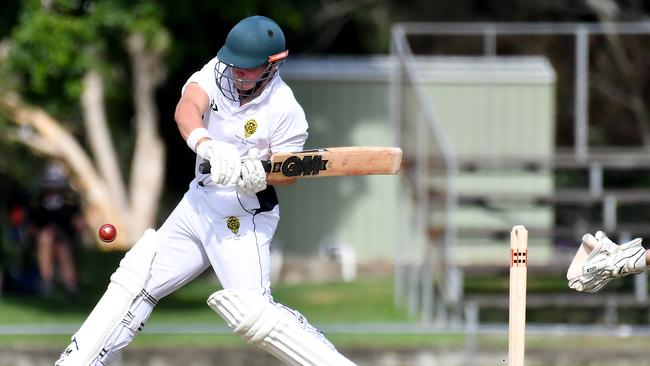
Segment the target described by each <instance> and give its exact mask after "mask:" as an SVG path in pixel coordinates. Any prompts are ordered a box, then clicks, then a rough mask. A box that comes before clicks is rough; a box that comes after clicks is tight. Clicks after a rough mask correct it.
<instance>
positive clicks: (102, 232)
mask: <svg viewBox="0 0 650 366" xmlns="http://www.w3.org/2000/svg"><path fill="white" fill-rule="evenodd" d="M116 236H117V230H116V229H115V226H113V225H111V224H104V225H102V226H101V227H100V228H99V239H100V240H101V241H103V242H104V243H110V242H112V241H113V240H115V237H116Z"/></svg>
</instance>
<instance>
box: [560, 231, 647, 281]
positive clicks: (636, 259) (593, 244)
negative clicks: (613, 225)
mask: <svg viewBox="0 0 650 366" xmlns="http://www.w3.org/2000/svg"><path fill="white" fill-rule="evenodd" d="M645 270H646V258H645V249H644V248H643V246H642V245H641V239H638V238H637V239H634V240H632V241H629V242H627V243H625V244H621V245H618V244H616V243H614V242H613V241H611V240H610V239H609V238H608V237H607V235H605V233H603V232H602V231H599V232H597V233H596V235H595V236H593V235H591V234H585V235H584V236H583V237H582V245H581V246H580V248H579V249H578V253H577V254H576V256H575V258H574V259H573V261H572V262H571V266H570V267H569V270H568V271H567V279H568V280H569V287H571V288H572V289H574V290H577V291H586V292H598V291H600V290H601V289H602V288H603V287H605V285H606V284H607V283H609V281H611V280H613V279H614V278H617V277H623V276H627V275H631V274H635V273H640V272H643V271H645Z"/></svg>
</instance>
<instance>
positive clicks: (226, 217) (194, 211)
mask: <svg viewBox="0 0 650 366" xmlns="http://www.w3.org/2000/svg"><path fill="white" fill-rule="evenodd" d="M259 207H260V204H259V201H258V198H257V197H256V196H238V194H237V192H236V190H235V189H234V188H233V189H223V188H216V187H201V186H199V185H198V184H197V183H196V181H192V183H190V189H189V190H188V191H187V192H186V193H185V195H184V196H183V198H182V199H181V201H180V202H179V204H178V205H177V206H176V208H175V209H174V211H173V212H172V213H171V214H170V215H169V217H168V218H167V220H166V221H165V223H164V224H163V225H162V226H161V227H160V229H159V230H158V237H159V238H160V242H159V243H158V244H157V247H156V255H155V257H154V259H153V262H152V265H151V270H150V274H151V276H150V278H149V279H148V281H147V283H146V284H145V288H144V291H142V293H141V294H140V295H138V297H137V298H136V299H135V301H134V302H133V305H132V306H131V309H130V310H129V314H128V315H127V318H126V319H125V320H124V321H122V326H121V327H119V329H117V330H116V331H115V332H114V333H113V334H112V335H111V336H110V337H109V341H108V344H107V345H106V347H105V349H106V351H107V352H106V353H105V354H103V355H102V357H101V359H100V360H99V362H98V364H99V365H105V364H107V363H108V362H109V361H110V359H112V358H113V357H114V356H115V355H116V354H117V353H119V352H120V351H121V350H122V349H123V348H124V347H126V346H127V345H128V344H129V343H130V342H131V340H133V338H134V337H135V335H136V334H137V333H139V331H140V330H141V329H142V327H143V326H144V323H145V322H146V320H147V319H148V318H149V316H150V315H151V312H152V310H153V307H154V306H155V304H156V303H157V301H158V300H160V299H162V298H163V297H165V296H167V295H169V294H171V293H172V292H174V291H176V290H177V289H179V288H181V287H182V286H183V285H185V284H186V283H188V282H190V281H191V280H193V279H194V278H196V277H197V276H198V275H199V274H201V273H202V272H203V271H205V270H206V269H207V268H208V267H210V266H212V268H213V270H214V272H215V274H216V275H217V278H218V280H219V282H220V283H221V286H222V287H223V288H224V289H237V290H244V291H251V292H253V293H256V294H259V295H263V296H270V295H271V291H270V273H271V263H270V251H269V247H270V242H271V239H272V238H273V234H274V233H275V229H276V228H277V225H278V221H279V207H278V206H277V205H275V206H274V207H273V208H272V209H270V211H265V212H259V213H256V212H257V211H256V210H257V209H259ZM206 306H207V305H206Z"/></svg>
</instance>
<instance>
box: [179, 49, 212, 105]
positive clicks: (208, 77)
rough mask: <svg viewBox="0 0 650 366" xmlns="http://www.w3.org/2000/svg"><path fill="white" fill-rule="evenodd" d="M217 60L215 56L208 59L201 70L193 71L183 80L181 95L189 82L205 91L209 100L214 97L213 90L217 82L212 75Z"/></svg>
mask: <svg viewBox="0 0 650 366" xmlns="http://www.w3.org/2000/svg"><path fill="white" fill-rule="evenodd" d="M218 62H219V60H218V59H217V58H216V57H215V58H213V59H212V60H210V61H209V62H208V63H207V64H205V65H203V67H202V68H201V70H199V71H197V72H195V73H193V74H192V76H190V78H189V79H187V81H186V82H185V84H184V85H183V88H182V89H181V95H183V93H184V92H185V88H187V86H188V85H189V84H190V83H196V84H198V85H199V86H200V87H201V89H203V90H204V91H205V93H206V94H208V97H209V98H210V100H213V99H214V96H215V92H216V90H217V82H216V81H215V75H214V68H215V66H216V65H217V63H218Z"/></svg>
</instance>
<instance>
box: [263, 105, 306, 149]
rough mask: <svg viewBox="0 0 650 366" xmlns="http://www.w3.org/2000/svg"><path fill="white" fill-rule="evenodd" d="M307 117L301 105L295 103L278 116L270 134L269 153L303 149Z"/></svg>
mask: <svg viewBox="0 0 650 366" xmlns="http://www.w3.org/2000/svg"><path fill="white" fill-rule="evenodd" d="M307 129H308V125H307V119H306V118H305V112H304V111H303V109H302V107H300V105H298V104H297V103H296V104H295V107H294V108H291V109H289V110H286V112H284V113H282V115H281V116H280V123H278V126H277V127H276V129H275V131H273V132H272V133H271V136H270V141H269V142H270V149H271V154H274V153H277V152H296V151H301V150H303V147H304V145H305V141H307V136H308V133H307Z"/></svg>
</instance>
